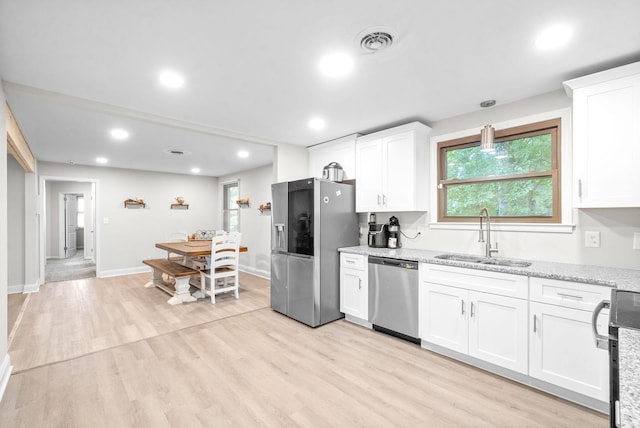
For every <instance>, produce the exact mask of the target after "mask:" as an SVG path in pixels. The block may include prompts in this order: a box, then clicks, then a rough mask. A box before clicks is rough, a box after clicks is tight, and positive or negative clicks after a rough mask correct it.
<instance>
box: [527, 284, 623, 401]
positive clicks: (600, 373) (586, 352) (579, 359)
mask: <svg viewBox="0 0 640 428" xmlns="http://www.w3.org/2000/svg"><path fill="white" fill-rule="evenodd" d="M610 291H611V290H610V288H608V287H600V286H593V285H587V284H575V283H571V282H565V281H556V280H544V279H540V278H531V295H532V299H537V300H540V301H532V302H530V304H529V305H530V306H529V312H530V316H531V319H530V321H531V330H530V333H529V346H530V350H531V351H530V352H531V354H530V365H529V375H530V376H531V377H533V378H536V379H540V380H543V381H545V382H549V383H551V384H554V385H557V386H560V387H562V388H566V389H569V390H571V391H574V392H577V393H579V394H583V395H586V396H588V397H592V398H595V399H596V400H600V401H608V400H609V372H608V364H609V359H608V358H609V354H608V352H607V350H603V349H598V348H597V347H596V346H595V344H594V341H593V333H592V328H591V316H592V310H593V309H592V308H593V306H594V303H597V301H599V300H602V299H606V298H608V295H609V293H610ZM543 302H544V303H543ZM548 302H553V304H551V303H548ZM597 328H598V331H599V332H600V333H601V334H606V332H607V328H608V313H607V311H603V312H601V314H600V318H598V320H597Z"/></svg>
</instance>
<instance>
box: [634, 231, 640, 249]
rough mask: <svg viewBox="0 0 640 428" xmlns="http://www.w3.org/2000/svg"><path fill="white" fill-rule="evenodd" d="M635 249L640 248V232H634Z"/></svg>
mask: <svg viewBox="0 0 640 428" xmlns="http://www.w3.org/2000/svg"><path fill="white" fill-rule="evenodd" d="M633 249H634V250H640V232H633Z"/></svg>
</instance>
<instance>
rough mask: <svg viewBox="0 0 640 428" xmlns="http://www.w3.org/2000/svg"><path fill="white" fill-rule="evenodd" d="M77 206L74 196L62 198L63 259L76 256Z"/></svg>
mask: <svg viewBox="0 0 640 428" xmlns="http://www.w3.org/2000/svg"><path fill="white" fill-rule="evenodd" d="M77 211H78V205H77V200H76V196H75V195H65V196H64V229H65V240H64V257H65V258H69V257H73V256H75V255H76V234H77V230H78V225H77V218H78V212H77Z"/></svg>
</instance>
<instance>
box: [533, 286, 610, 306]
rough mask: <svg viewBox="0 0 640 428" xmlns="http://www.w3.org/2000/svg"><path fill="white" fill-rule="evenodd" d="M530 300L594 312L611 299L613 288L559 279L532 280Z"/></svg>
mask: <svg viewBox="0 0 640 428" xmlns="http://www.w3.org/2000/svg"><path fill="white" fill-rule="evenodd" d="M529 285H530V293H531V296H530V300H532V301H534V302H540V303H550V304H552V305H558V306H564V307H567V308H574V309H581V310H584V311H590V312H591V311H593V310H594V309H595V307H596V305H597V304H598V303H599V302H600V301H602V300H610V299H611V287H605V286H602V285H592V284H584V283H580V282H571V281H560V280H557V279H546V278H530V279H529Z"/></svg>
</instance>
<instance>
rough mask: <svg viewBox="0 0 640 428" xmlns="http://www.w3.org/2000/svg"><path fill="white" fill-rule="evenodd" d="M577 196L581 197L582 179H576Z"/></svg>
mask: <svg viewBox="0 0 640 428" xmlns="http://www.w3.org/2000/svg"><path fill="white" fill-rule="evenodd" d="M578 197H579V198H580V199H582V180H578Z"/></svg>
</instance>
